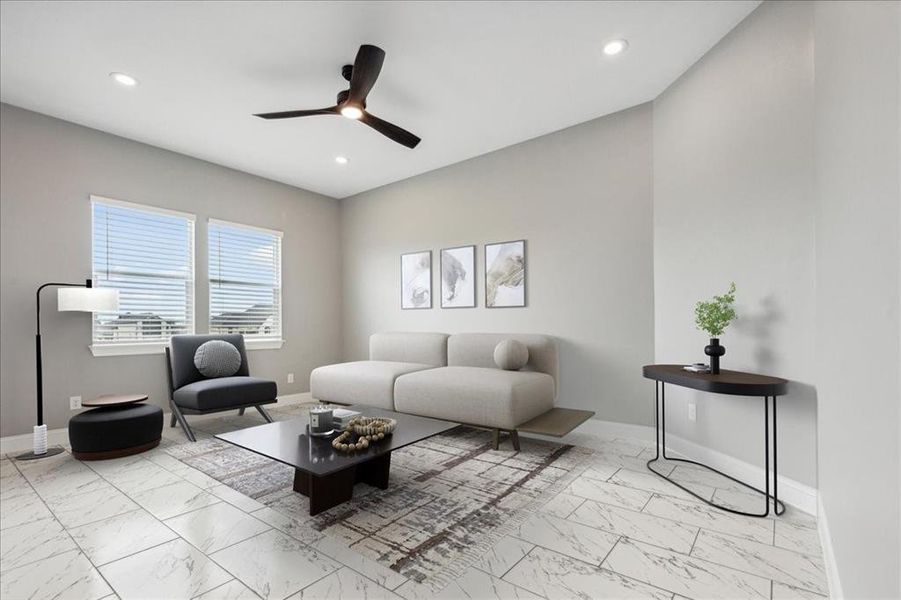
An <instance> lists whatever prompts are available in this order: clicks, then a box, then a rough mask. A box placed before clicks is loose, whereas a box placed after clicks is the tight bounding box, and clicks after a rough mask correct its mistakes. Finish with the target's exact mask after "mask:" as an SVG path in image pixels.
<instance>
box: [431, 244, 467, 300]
mask: <svg viewBox="0 0 901 600" xmlns="http://www.w3.org/2000/svg"><path fill="white" fill-rule="evenodd" d="M438 256H439V261H440V262H439V268H440V271H439V272H440V277H439V281H440V289H441V308H475V307H476V246H475V245H469V246H456V247H453V248H442V249H441V251H440V252H439V255H438Z"/></svg>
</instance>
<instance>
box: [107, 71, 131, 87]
mask: <svg viewBox="0 0 901 600" xmlns="http://www.w3.org/2000/svg"><path fill="white" fill-rule="evenodd" d="M109 76H110V77H112V79H113V81H115V82H116V83H118V84H121V85H124V86H127V87H134V86H136V85H138V80H137V79H135V78H134V77H132V76H131V75H127V74H125V73H116V72H113V73H110V74H109Z"/></svg>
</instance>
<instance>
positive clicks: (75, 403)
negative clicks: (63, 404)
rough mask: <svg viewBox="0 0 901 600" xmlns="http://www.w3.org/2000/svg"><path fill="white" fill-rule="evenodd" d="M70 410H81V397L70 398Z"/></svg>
mask: <svg viewBox="0 0 901 600" xmlns="http://www.w3.org/2000/svg"><path fill="white" fill-rule="evenodd" d="M69 408H70V409H71V410H78V409H80V408H81V396H69Z"/></svg>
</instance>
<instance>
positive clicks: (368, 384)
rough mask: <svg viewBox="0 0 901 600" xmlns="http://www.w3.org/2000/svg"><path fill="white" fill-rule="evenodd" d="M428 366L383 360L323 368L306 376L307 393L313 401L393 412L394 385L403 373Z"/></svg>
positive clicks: (314, 370)
mask: <svg viewBox="0 0 901 600" xmlns="http://www.w3.org/2000/svg"><path fill="white" fill-rule="evenodd" d="M431 368H432V365H426V364H421V363H408V362H393V361H384V360H361V361H357V362H349V363H341V364H337V365H327V366H325V367H319V368H317V369H313V372H312V373H310V393H311V395H312V396H313V398H315V399H316V400H322V401H324V402H339V403H341V404H367V405H369V406H375V407H377V408H384V409H387V410H394V382H395V380H396V379H397V378H398V377H399V376H401V375H403V374H405V373H413V372H416V371H422V370H423V369H431Z"/></svg>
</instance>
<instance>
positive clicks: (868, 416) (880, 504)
mask: <svg viewBox="0 0 901 600" xmlns="http://www.w3.org/2000/svg"><path fill="white" fill-rule="evenodd" d="M815 19H816V20H815V23H816V25H815V32H816V159H817V173H816V198H817V205H816V208H817V211H816V234H817V243H816V250H817V269H816V275H817V277H816V280H817V294H816V307H817V310H816V314H817V324H816V343H817V361H816V379H817V396H818V399H819V431H818V433H819V452H820V455H819V487H820V499H821V501H822V505H823V508H824V511H825V513H826V516H827V519H828V523H829V532H830V534H831V537H832V545H833V548H834V551H835V558H836V562H837V564H838V570H839V575H840V578H841V582H842V587H843V591H844V595H845V597H846V598H899V597H901V585H899V581H898V577H899V565H901V551H899V535H901V516H899V510H901V507H899V502H901V500H899V498H901V489H899V477H901V464H899V433H901V432H899V418H901V415H899V406H901V397H899V364H901V355H899V335H901V330H899V317H898V313H899V306H901V300H899V291H898V286H899V269H901V255H899V238H901V231H899V219H901V189H899V181H898V170H899V164H901V156H899V150H898V146H899V114H898V111H899V94H898V85H899V68H901V64H899V52H901V48H899V27H901V5H899V4H898V3H896V2H866V3H862V2H848V3H846V2H819V3H817V5H816V15H815ZM848 361H859V362H860V363H861V364H862V368H860V369H857V368H849V367H848Z"/></svg>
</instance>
